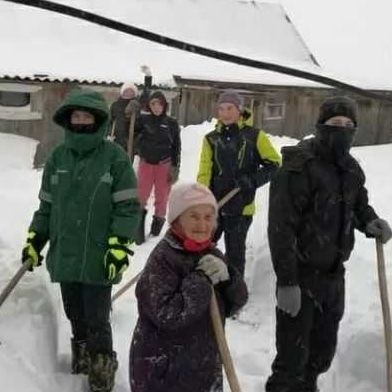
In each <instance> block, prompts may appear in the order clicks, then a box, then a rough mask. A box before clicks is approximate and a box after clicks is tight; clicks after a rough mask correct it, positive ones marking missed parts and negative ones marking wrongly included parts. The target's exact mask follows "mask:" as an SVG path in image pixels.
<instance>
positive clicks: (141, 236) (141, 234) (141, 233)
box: [135, 209, 147, 245]
mask: <svg viewBox="0 0 392 392" xmlns="http://www.w3.org/2000/svg"><path fill="white" fill-rule="evenodd" d="M146 215H147V210H146V209H143V211H142V213H141V217H140V222H139V226H138V228H137V231H136V238H135V242H136V245H140V244H142V243H143V242H145V241H146V238H145V225H146Z"/></svg>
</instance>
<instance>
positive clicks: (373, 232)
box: [365, 218, 392, 244]
mask: <svg viewBox="0 0 392 392" xmlns="http://www.w3.org/2000/svg"><path fill="white" fill-rule="evenodd" d="M365 231H366V234H369V235H370V236H372V237H376V238H378V239H379V240H380V241H381V242H382V243H383V244H386V243H387V242H388V241H389V240H390V239H391V237H392V230H391V227H390V226H389V224H388V222H387V221H385V220H384V219H380V218H377V219H373V220H372V221H371V222H369V223H368V224H367V225H366V230H365Z"/></svg>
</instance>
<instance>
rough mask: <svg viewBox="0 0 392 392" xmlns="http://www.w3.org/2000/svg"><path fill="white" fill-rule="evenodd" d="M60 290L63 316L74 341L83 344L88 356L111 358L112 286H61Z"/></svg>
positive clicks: (73, 284)
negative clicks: (82, 342)
mask: <svg viewBox="0 0 392 392" xmlns="http://www.w3.org/2000/svg"><path fill="white" fill-rule="evenodd" d="M60 287H61V296H62V299H63V304H64V310H65V314H66V315H67V318H68V320H69V321H70V322H71V328H72V334H73V338H74V339H75V340H77V341H86V342H87V349H88V351H89V352H90V353H91V354H97V353H103V354H106V353H107V354H111V353H112V351H113V341H112V328H111V325H110V308H111V293H112V286H96V285H90V284H82V283H61V284H60Z"/></svg>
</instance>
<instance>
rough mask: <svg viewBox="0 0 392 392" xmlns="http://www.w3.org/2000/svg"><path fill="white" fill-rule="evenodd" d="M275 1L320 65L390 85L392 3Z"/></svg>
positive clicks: (382, 0)
mask: <svg viewBox="0 0 392 392" xmlns="http://www.w3.org/2000/svg"><path fill="white" fill-rule="evenodd" d="M270 1H271V0H270ZM272 1H274V2H279V3H281V4H282V5H283V6H284V8H285V10H286V12H287V14H288V15H289V16H290V18H291V19H292V21H293V23H294V24H295V25H296V27H297V29H298V30H299V33H300V34H301V35H302V37H303V38H304V40H305V41H306V44H307V45H308V47H309V48H310V50H311V52H312V53H313V54H314V55H315V57H316V58H317V60H318V61H319V62H320V63H321V65H323V66H324V67H326V68H327V69H330V70H332V71H336V72H338V73H341V74H342V75H344V74H345V75H347V76H352V78H353V79H358V80H359V79H362V80H364V81H373V83H372V85H373V84H374V82H376V83H377V82H379V83H388V84H389V85H391V80H392V0H372V1H371V0H276V1H275V0H272Z"/></svg>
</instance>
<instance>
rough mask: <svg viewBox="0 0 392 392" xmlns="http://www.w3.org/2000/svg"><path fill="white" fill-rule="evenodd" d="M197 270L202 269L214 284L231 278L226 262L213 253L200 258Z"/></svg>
mask: <svg viewBox="0 0 392 392" xmlns="http://www.w3.org/2000/svg"><path fill="white" fill-rule="evenodd" d="M196 270H198V271H202V272H203V273H204V274H205V275H206V276H207V277H208V279H209V280H210V281H211V283H212V284H213V285H216V284H217V283H219V282H224V281H226V280H229V279H230V275H229V271H228V270H227V265H226V263H225V262H224V261H223V260H222V259H220V258H219V257H216V256H214V255H211V254H208V255H205V256H203V257H201V258H200V260H199V262H198V263H197V266H196Z"/></svg>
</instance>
